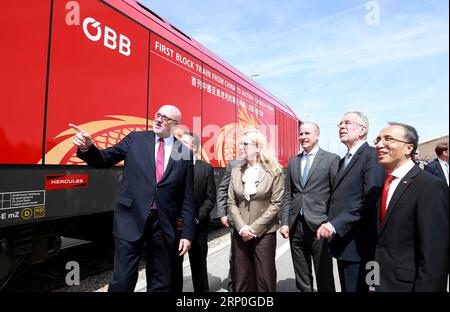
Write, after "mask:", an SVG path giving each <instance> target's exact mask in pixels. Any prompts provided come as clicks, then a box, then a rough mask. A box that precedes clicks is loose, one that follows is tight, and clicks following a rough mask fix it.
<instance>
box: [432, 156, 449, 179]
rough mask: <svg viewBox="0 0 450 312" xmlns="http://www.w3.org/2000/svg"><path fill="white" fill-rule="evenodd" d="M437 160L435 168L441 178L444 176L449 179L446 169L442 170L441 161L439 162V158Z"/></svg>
mask: <svg viewBox="0 0 450 312" xmlns="http://www.w3.org/2000/svg"><path fill="white" fill-rule="evenodd" d="M435 162H436V163H435V166H434V168H435V169H434V171H435V172H437V173H438V176H439V177H440V178H443V179H444V180H446V181H447V179H446V178H445V173H444V170H442V166H441V163H440V162H439V159H436V160H435Z"/></svg>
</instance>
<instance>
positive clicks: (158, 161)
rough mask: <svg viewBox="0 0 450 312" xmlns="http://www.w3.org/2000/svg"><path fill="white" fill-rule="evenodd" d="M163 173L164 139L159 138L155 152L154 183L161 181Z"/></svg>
mask: <svg viewBox="0 0 450 312" xmlns="http://www.w3.org/2000/svg"><path fill="white" fill-rule="evenodd" d="M163 174H164V139H162V138H159V147H158V153H157V154H156V183H159V181H161V178H162V176H163Z"/></svg>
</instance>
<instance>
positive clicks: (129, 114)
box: [0, 0, 299, 281]
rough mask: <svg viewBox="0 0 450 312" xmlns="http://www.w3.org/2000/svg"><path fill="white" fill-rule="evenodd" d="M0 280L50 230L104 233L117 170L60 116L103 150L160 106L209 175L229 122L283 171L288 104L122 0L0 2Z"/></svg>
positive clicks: (89, 235)
mask: <svg viewBox="0 0 450 312" xmlns="http://www.w3.org/2000/svg"><path fill="white" fill-rule="evenodd" d="M2 9H3V11H2V19H0V31H1V33H2V36H1V38H2V40H3V42H2V48H1V51H0V56H1V57H0V68H1V71H2V74H1V76H0V99H1V114H0V147H1V153H0V240H1V241H2V244H1V246H0V280H3V281H5V280H6V279H7V278H8V276H10V273H11V272H12V271H13V270H14V268H15V267H17V266H18V265H19V264H20V263H21V262H23V261H28V262H37V261H42V260H43V259H44V258H45V257H46V256H47V255H48V250H54V249H55V248H57V247H58V246H57V245H58V242H59V240H58V237H59V236H61V235H64V236H70V237H79V238H85V239H91V240H92V239H99V238H100V237H105V236H107V235H110V226H111V222H110V218H111V215H112V211H113V208H114V200H115V195H116V193H117V192H118V188H119V187H120V180H121V168H120V166H118V167H115V168H112V169H110V170H96V169H92V168H89V167H87V166H85V164H84V163H82V162H81V160H79V159H78V158H77V157H76V155H75V153H76V149H75V147H74V146H73V144H72V138H73V135H74V131H73V130H72V129H70V128H69V127H68V123H75V124H78V125H80V126H81V127H82V128H83V129H84V130H86V131H87V132H89V133H90V134H91V135H92V137H93V139H94V141H95V144H96V145H97V146H99V147H100V148H106V147H108V146H111V145H113V144H115V143H116V142H118V141H119V140H121V139H122V138H123V137H124V136H125V135H127V134H128V133H129V132H130V131H134V130H146V129H149V128H150V129H151V126H152V120H153V116H154V113H155V111H156V110H157V109H158V107H160V106H161V105H163V104H173V105H176V106H178V107H179V108H180V109H181V111H182V113H183V117H182V121H181V125H180V128H179V130H178V132H177V133H176V135H180V134H181V133H182V131H183V130H187V129H189V130H191V131H194V132H195V133H197V134H199V136H200V137H201V140H202V151H201V157H202V158H203V159H205V160H206V161H208V162H210V163H211V164H212V165H213V166H214V167H215V168H216V169H217V170H216V172H215V174H216V178H217V179H220V177H221V176H222V174H223V170H221V168H224V167H225V166H226V164H227V162H228V161H229V160H230V159H232V158H233V157H234V156H235V153H236V141H237V139H236V137H237V135H238V133H239V129H242V128H243V127H248V126H255V127H258V128H259V129H260V130H261V131H263V132H264V133H265V134H266V136H267V138H268V140H269V142H270V145H271V148H272V149H273V151H274V152H275V153H276V154H277V156H278V158H279V160H280V162H281V163H282V165H283V166H284V167H286V166H287V161H288V159H289V157H290V156H291V155H294V154H296V153H297V150H298V141H297V133H298V124H299V119H298V117H297V116H296V114H295V113H294V112H293V110H292V109H291V108H290V107H289V106H287V105H286V104H284V103H283V102H281V101H280V100H278V99H277V98H276V97H274V96H273V95H271V94H270V93H268V92H267V91H265V90H263V89H262V88H261V87H259V86H258V85H256V84H255V83H254V82H253V81H252V80H251V79H249V78H248V77H246V76H245V75H243V74H242V73H240V72H239V71H238V70H237V69H235V68H234V67H232V66H231V65H229V64H228V63H226V62H225V61H223V60H222V59H220V58H219V57H217V56H216V55H214V54H213V53H212V52H210V51H209V50H208V49H206V48H205V47H203V46H202V45H200V44H199V43H198V42H196V41H195V40H194V39H193V38H191V37H189V36H188V35H186V34H185V33H183V32H182V31H180V30H178V29H177V28H176V27H174V26H173V25H171V24H170V23H168V22H167V21H165V20H164V19H163V18H161V17H160V16H158V15H157V14H155V13H154V12H152V11H151V10H149V9H148V8H146V7H144V6H143V5H141V4H139V3H138V2H136V1H134V0H106V1H100V0H77V1H67V0H40V1H33V0H22V1H7V2H6V3H4V4H3V5H2Z"/></svg>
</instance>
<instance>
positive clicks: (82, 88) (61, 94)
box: [45, 0, 149, 164]
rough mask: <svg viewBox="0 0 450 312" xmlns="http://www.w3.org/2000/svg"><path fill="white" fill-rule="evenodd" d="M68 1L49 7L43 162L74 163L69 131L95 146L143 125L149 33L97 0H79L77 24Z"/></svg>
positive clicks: (118, 137)
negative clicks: (87, 136) (88, 137)
mask: <svg viewBox="0 0 450 312" xmlns="http://www.w3.org/2000/svg"><path fill="white" fill-rule="evenodd" d="M66 3H67V1H63V0H56V1H54V7H53V25H52V33H53V35H52V45H51V60H50V80H49V100H48V113H47V136H46V156H45V163H46V164H78V163H80V161H79V159H78V158H76V157H74V154H75V148H74V146H73V144H72V136H73V133H74V132H73V130H71V129H69V128H68V126H67V124H68V123H70V122H72V123H75V124H78V125H81V127H83V128H84V129H85V130H86V131H87V132H89V133H91V134H92V136H93V138H94V140H95V142H96V144H97V146H99V147H101V148H105V147H108V146H110V145H112V144H114V143H116V142H117V141H119V140H120V139H122V138H123V137H124V136H125V135H126V134H127V133H129V132H130V131H132V130H145V129H146V123H147V120H146V113H147V87H148V84H147V80H148V53H149V52H148V47H149V32H148V31H147V30H146V29H145V28H143V27H142V26H140V25H138V24H137V23H135V22H134V21H132V20H130V19H129V18H127V17H126V16H124V15H123V14H120V13H119V12H117V11H116V10H114V9H112V8H111V7H109V6H107V5H105V4H104V3H101V2H100V1H92V0H78V1H77V3H78V4H79V13H80V19H79V23H76V22H73V20H70V17H71V16H72V15H71V14H72V13H74V11H73V10H67V9H66Z"/></svg>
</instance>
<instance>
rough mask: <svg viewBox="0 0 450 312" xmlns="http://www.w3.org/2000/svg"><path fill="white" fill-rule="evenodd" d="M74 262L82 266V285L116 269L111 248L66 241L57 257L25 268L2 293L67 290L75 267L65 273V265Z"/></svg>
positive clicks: (109, 246)
mask: <svg viewBox="0 0 450 312" xmlns="http://www.w3.org/2000/svg"><path fill="white" fill-rule="evenodd" d="M71 261H75V262H76V263H77V264H78V265H79V268H80V270H79V280H80V283H81V284H82V283H83V280H85V279H86V278H88V277H91V276H94V275H97V274H101V273H103V272H106V271H109V270H111V269H112V268H113V252H112V247H111V244H107V243H103V244H102V243H94V242H88V241H81V240H73V239H67V238H65V239H64V238H63V244H62V248H61V250H60V251H59V253H58V255H56V256H54V257H51V258H49V259H47V260H46V261H45V262H43V263H39V264H35V265H22V266H21V267H20V268H19V269H18V270H17V272H16V273H15V274H14V276H13V277H12V278H11V280H10V281H9V283H8V284H7V285H6V286H5V287H4V289H3V290H2V292H51V291H55V290H56V291H57V290H58V289H61V288H62V287H65V286H67V283H66V276H67V275H68V274H69V275H70V276H71V277H73V276H74V275H73V273H74V271H73V267H72V266H70V268H69V269H66V264H67V263H69V262H71ZM71 280H72V281H73V280H74V279H71ZM71 287H77V286H76V285H74V286H71Z"/></svg>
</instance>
